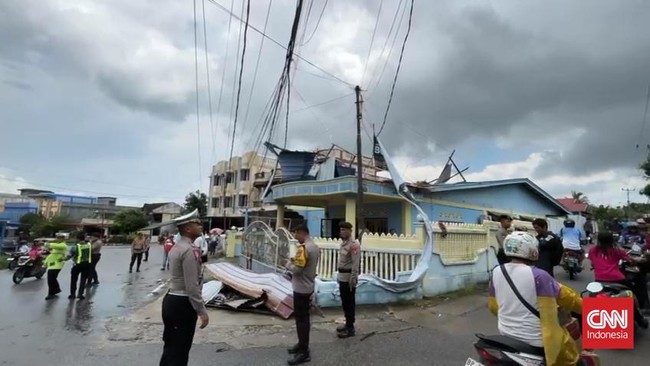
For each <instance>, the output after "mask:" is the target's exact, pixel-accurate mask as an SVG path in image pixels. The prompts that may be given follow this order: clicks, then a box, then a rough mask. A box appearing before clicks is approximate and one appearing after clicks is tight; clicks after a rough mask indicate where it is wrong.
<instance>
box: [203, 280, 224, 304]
mask: <svg viewBox="0 0 650 366" xmlns="http://www.w3.org/2000/svg"><path fill="white" fill-rule="evenodd" d="M222 288H223V283H221V282H219V281H210V282H206V283H204V284H203V291H201V297H202V298H203V303H204V304H207V303H208V302H210V300H212V299H214V298H215V297H216V296H217V295H218V294H219V292H220V291H221V289H222Z"/></svg>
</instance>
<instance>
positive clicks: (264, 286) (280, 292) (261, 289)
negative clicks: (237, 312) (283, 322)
mask: <svg viewBox="0 0 650 366" xmlns="http://www.w3.org/2000/svg"><path fill="white" fill-rule="evenodd" d="M205 269H206V270H207V271H209V272H210V274H211V275H212V277H214V278H215V279H217V280H218V281H221V282H222V283H223V284H224V285H226V286H229V287H231V288H232V289H234V290H235V291H237V292H240V293H242V294H244V295H246V296H249V297H252V298H254V299H256V298H258V297H261V296H262V294H263V293H266V295H267V297H268V298H267V300H266V302H265V305H266V307H268V308H269V309H270V310H271V311H273V312H274V313H276V314H278V315H279V316H280V317H281V318H283V319H288V318H289V317H290V316H291V314H293V290H292V289H291V281H289V280H287V279H286V278H284V277H283V276H282V275H280V274H279V273H253V272H250V271H247V270H245V269H243V268H239V267H237V266H235V265H232V264H230V263H224V262H222V263H212V264H208V265H206V266H205Z"/></svg>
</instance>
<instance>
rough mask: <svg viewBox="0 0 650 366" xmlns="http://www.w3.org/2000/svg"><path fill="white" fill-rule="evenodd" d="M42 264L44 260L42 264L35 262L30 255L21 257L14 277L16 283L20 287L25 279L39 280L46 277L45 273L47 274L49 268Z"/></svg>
mask: <svg viewBox="0 0 650 366" xmlns="http://www.w3.org/2000/svg"><path fill="white" fill-rule="evenodd" d="M42 262H43V261H42V260H41V261H40V263H39V262H35V261H34V260H33V259H32V258H31V257H30V256H28V255H23V256H20V257H19V258H18V268H17V269H16V272H14V275H13V281H14V283H15V284H16V285H18V284H20V283H21V282H23V279H25V278H28V277H36V278H37V279H41V277H43V275H45V272H47V268H45V267H44V266H43V263H42Z"/></svg>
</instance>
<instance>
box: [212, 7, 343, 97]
mask: <svg viewBox="0 0 650 366" xmlns="http://www.w3.org/2000/svg"><path fill="white" fill-rule="evenodd" d="M208 1H209V2H210V3H211V4H213V5H215V6H217V7H219V8H220V9H221V10H223V11H225V12H227V13H228V14H230V16H231V17H233V18H235V19H237V20H239V21H240V22H244V20H242V19H241V18H240V17H238V16H237V15H235V14H234V13H233V12H232V11H229V10H228V9H227V8H225V7H224V6H223V5H221V4H219V3H218V2H217V1H216V0H208ZM248 27H249V28H250V29H252V30H254V31H255V32H257V33H259V34H260V35H261V36H262V37H265V38H266V39H268V40H269V41H271V42H273V43H275V44H276V45H278V46H280V47H282V48H283V49H285V50H286V49H287V47H285V46H283V45H282V44H281V43H280V42H278V41H276V40H275V39H273V38H271V37H270V36H269V35H267V34H266V33H264V32H262V31H260V30H259V29H257V28H256V27H254V26H252V25H250V24H249V25H248ZM293 55H294V56H295V57H297V58H299V59H301V60H303V61H305V62H306V63H307V64H309V65H310V66H312V67H313V68H315V69H317V70H319V71H320V72H322V73H324V74H327V75H329V76H331V77H333V78H335V79H336V80H338V81H340V82H341V83H343V84H345V85H347V86H349V87H354V84H352V83H348V82H347V81H345V80H343V79H341V78H340V77H338V76H336V75H334V74H332V73H331V72H329V71H326V70H324V69H323V68H321V67H320V66H318V65H316V64H315V63H313V62H311V61H309V60H307V59H306V58H304V57H302V56H300V55H299V54H297V53H293Z"/></svg>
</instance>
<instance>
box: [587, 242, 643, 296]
mask: <svg viewBox="0 0 650 366" xmlns="http://www.w3.org/2000/svg"><path fill="white" fill-rule="evenodd" d="M589 260H590V261H591V265H592V266H593V267H594V277H595V279H596V281H598V282H617V283H620V284H623V285H626V286H629V283H627V281H626V280H625V274H623V272H621V270H620V269H619V266H618V263H619V261H621V260H624V261H634V260H635V258H632V257H630V256H629V255H627V253H626V252H625V250H623V249H621V248H619V247H617V246H615V245H614V236H612V233H609V232H603V233H599V234H598V243H597V244H596V245H595V246H593V247H591V249H590V250H589Z"/></svg>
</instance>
